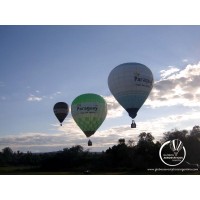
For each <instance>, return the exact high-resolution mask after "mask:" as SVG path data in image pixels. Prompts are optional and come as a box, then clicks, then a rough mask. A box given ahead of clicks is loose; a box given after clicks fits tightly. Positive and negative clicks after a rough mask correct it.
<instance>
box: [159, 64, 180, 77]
mask: <svg viewBox="0 0 200 200" xmlns="http://www.w3.org/2000/svg"><path fill="white" fill-rule="evenodd" d="M168 68H169V69H167V70H161V71H160V76H161V78H162V79H165V78H167V77H168V76H170V75H172V74H174V73H176V72H178V71H180V69H178V68H176V67H173V66H169V67H168Z"/></svg>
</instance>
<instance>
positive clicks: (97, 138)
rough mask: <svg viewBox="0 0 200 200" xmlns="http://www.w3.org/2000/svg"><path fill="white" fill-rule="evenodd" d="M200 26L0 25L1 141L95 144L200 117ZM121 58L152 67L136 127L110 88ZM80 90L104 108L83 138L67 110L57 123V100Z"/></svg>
mask: <svg viewBox="0 0 200 200" xmlns="http://www.w3.org/2000/svg"><path fill="white" fill-rule="evenodd" d="M199 35H200V26H192V25H190V26H181V25H179V26H176V25H174V26H167V25H165V26H160V25H157V26H146V25H144V26H137V25H130V26H125V25H122V26H114V25H113V26H111V25H106V26H100V25H95V26H92V25H90V26H87V25H82V26H79V25H74V26H70V25H63V26H59V25H56V26H11V25H9V26H3V25H1V26H0V71H1V73H0V110H1V112H0V127H1V128H0V149H3V148H5V147H7V146H9V147H11V148H12V149H13V150H14V151H17V150H20V151H23V152H27V151H31V152H48V151H57V150H62V149H63V148H66V147H71V146H74V145H81V146H83V147H84V149H89V150H90V151H102V150H106V149H108V148H109V147H112V146H113V145H115V144H117V142H118V139H120V138H125V140H126V141H128V140H129V139H133V140H135V141H137V139H138V135H139V133H141V132H143V131H145V132H151V133H152V135H153V136H154V137H155V140H158V141H159V140H160V139H161V138H162V137H163V133H164V132H167V131H170V130H172V129H175V128H176V129H180V130H183V129H187V130H191V129H192V127H193V126H195V125H200V123H199V119H200V101H199V100H200V88H199V82H200V76H199V75H200V38H199ZM125 62H138V63H142V64H144V65H146V66H147V67H148V68H150V69H151V71H152V73H153V76H154V87H153V89H152V91H151V93H150V95H149V97H148V99H147V100H146V102H145V104H144V105H143V106H142V108H141V109H140V110H139V112H138V115H137V117H136V118H135V121H136V123H137V128H136V129H131V128H130V123H131V119H130V118H129V116H128V114H127V113H126V111H125V110H124V109H123V108H122V107H121V106H120V105H119V104H118V102H117V101H116V100H115V99H114V97H113V96H112V94H111V92H110V91H109V88H108V84H107V79H108V75H109V73H110V71H111V70H112V69H113V68H114V67H116V66H117V65H119V64H122V63H125ZM84 93H96V94H99V95H101V96H102V97H104V98H105V100H106V102H107V105H108V114H107V117H106V119H105V121H104V122H103V124H102V126H101V127H100V128H99V129H98V130H97V131H96V133H95V135H93V136H92V137H91V140H92V142H93V146H92V147H88V146H87V141H88V139H87V138H86V136H85V135H84V134H83V132H82V131H81V130H80V128H79V127H78V126H77V125H76V123H75V122H74V120H73V119H72V117H71V113H70V112H69V115H68V116H67V118H66V119H65V121H64V123H63V126H62V127H60V126H59V122H58V120H57V118H56V117H55V115H54V113H53V106H54V104H55V103H56V102H59V101H64V102H66V103H68V105H71V103H72V101H73V100H74V99H75V98H76V97H77V96H79V95H80V94H84Z"/></svg>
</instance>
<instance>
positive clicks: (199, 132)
mask: <svg viewBox="0 0 200 200" xmlns="http://www.w3.org/2000/svg"><path fill="white" fill-rule="evenodd" d="M190 135H191V136H194V137H198V138H199V137H200V126H194V127H193V128H192V130H191V132H190Z"/></svg>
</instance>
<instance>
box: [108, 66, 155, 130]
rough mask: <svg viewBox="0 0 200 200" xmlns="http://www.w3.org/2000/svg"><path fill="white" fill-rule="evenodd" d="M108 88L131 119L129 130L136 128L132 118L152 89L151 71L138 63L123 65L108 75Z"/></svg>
mask: <svg viewBox="0 0 200 200" xmlns="http://www.w3.org/2000/svg"><path fill="white" fill-rule="evenodd" d="M108 87H109V89H110V91H111V93H112V95H113V96H114V97H115V99H116V100H117V101H118V102H119V104H120V105H121V106H122V107H123V108H124V109H125V110H126V111H127V112H128V114H129V116H130V117H131V118H132V124H131V128H136V124H135V122H134V120H133V119H134V118H135V117H136V116H137V112H138V110H139V109H140V108H141V106H142V105H143V103H144V102H145V100H146V99H147V97H148V95H149V94H150V92H151V89H152V87H153V74H152V72H151V70H150V69H149V68H148V67H146V66H145V65H143V64H140V63H124V64H121V65H118V66H117V67H115V68H114V69H113V70H112V71H111V72H110V74H109V77H108Z"/></svg>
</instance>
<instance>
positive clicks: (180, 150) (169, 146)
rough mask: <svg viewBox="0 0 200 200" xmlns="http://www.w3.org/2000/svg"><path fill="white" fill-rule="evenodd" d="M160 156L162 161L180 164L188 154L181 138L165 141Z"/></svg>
mask: <svg viewBox="0 0 200 200" xmlns="http://www.w3.org/2000/svg"><path fill="white" fill-rule="evenodd" d="M159 156H160V159H161V161H162V162H163V163H164V164H166V165H168V166H177V165H180V164H181V163H182V162H183V161H184V159H185V156H186V150H185V147H184V146H183V142H182V141H181V140H179V139H174V140H170V141H167V142H165V143H164V144H163V145H162V146H161V148H160V151H159Z"/></svg>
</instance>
